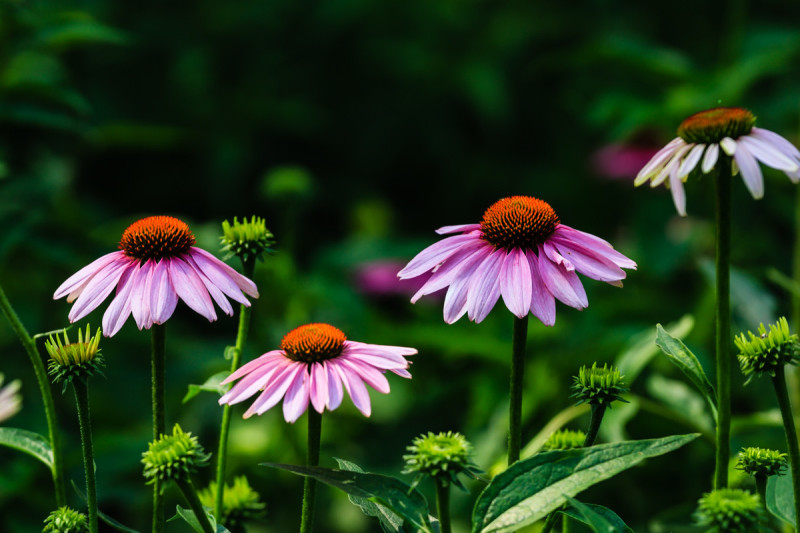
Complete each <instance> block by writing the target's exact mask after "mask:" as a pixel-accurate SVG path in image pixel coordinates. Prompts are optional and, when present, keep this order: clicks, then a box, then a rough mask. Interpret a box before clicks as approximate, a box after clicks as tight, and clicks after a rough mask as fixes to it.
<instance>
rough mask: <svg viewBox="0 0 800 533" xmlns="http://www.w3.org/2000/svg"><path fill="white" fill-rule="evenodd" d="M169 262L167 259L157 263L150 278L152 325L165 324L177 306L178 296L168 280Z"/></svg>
mask: <svg viewBox="0 0 800 533" xmlns="http://www.w3.org/2000/svg"><path fill="white" fill-rule="evenodd" d="M169 261H170V259H168V258H167V259H162V260H161V261H159V262H158V263H157V264H156V266H155V268H154V269H153V275H152V277H151V278H150V289H149V292H150V313H151V314H152V318H153V323H154V324H163V323H164V322H166V321H167V320H168V319H169V317H171V316H172V313H174V312H175V307H176V306H177V305H178V294H177V293H176V292H175V289H174V288H173V287H172V283H170V279H169Z"/></svg>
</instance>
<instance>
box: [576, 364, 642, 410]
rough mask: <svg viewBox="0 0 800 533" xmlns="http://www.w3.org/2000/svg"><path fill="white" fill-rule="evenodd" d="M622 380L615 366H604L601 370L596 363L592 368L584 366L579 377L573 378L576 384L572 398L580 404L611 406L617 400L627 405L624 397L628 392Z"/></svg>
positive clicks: (579, 372)
mask: <svg viewBox="0 0 800 533" xmlns="http://www.w3.org/2000/svg"><path fill="white" fill-rule="evenodd" d="M622 378H623V376H622V375H620V373H619V369H618V368H616V367H614V366H606V364H603V367H602V368H600V367H599V366H597V363H596V362H595V363H592V366H591V367H588V366H582V367H581V368H580V370H578V375H577V376H573V378H572V379H573V380H574V383H573V385H572V395H571V396H570V398H577V399H578V403H579V404H581V403H588V404H592V405H610V404H611V402H613V401H615V400H616V401H620V402H625V403H627V400H623V399H622V395H623V394H625V393H626V392H628V389H627V387H625V383H623V381H622Z"/></svg>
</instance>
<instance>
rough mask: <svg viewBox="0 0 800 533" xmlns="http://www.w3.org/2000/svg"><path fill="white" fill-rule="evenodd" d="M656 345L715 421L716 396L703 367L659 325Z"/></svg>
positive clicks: (678, 341)
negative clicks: (680, 372) (696, 391)
mask: <svg viewBox="0 0 800 533" xmlns="http://www.w3.org/2000/svg"><path fill="white" fill-rule="evenodd" d="M656 331H657V332H658V333H657V334H656V344H657V345H658V347H659V348H661V350H662V351H663V352H664V353H665V354H666V355H667V358H668V359H669V360H670V361H671V362H672V363H673V364H674V365H675V366H677V367H678V368H680V369H681V371H682V372H683V373H684V374H686V377H688V378H689V380H690V381H691V382H692V383H694V385H695V387H697V389H698V390H699V391H700V392H701V393H702V394H703V396H704V397H705V399H706V402H708V405H709V407H710V408H711V413H712V416H713V417H714V420H716V419H717V394H716V393H715V392H714V386H713V385H712V384H711V382H710V381H709V380H708V377H707V376H706V373H705V371H703V366H702V365H701V364H700V361H698V360H697V356H695V355H694V354H693V353H692V351H691V350H689V348H687V347H686V345H685V344H683V342H682V341H681V340H680V339H676V338H675V337H673V336H672V335H670V334H669V333H667V332H666V330H665V329H664V328H663V327H661V324H658V325H657V326H656Z"/></svg>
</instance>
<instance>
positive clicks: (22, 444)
mask: <svg viewBox="0 0 800 533" xmlns="http://www.w3.org/2000/svg"><path fill="white" fill-rule="evenodd" d="M0 444H2V445H4V446H8V447H9V448H14V449H15V450H19V451H21V452H25V453H27V454H30V455H32V456H34V457H36V458H37V459H39V460H40V461H41V462H43V463H44V464H46V465H47V468H49V469H51V470H52V469H53V450H52V448H50V440H49V439H48V438H47V437H44V436H42V435H39V434H38V433H34V432H33V431H28V430H25V429H18V428H0Z"/></svg>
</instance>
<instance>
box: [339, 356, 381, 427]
mask: <svg viewBox="0 0 800 533" xmlns="http://www.w3.org/2000/svg"><path fill="white" fill-rule="evenodd" d="M330 366H331V368H332V369H333V370H334V371H335V372H336V373H337V374H339V377H340V378H341V380H342V383H343V384H344V388H345V389H346V390H347V394H348V395H350V399H351V400H353V405H355V406H356V409H358V410H359V411H361V414H362V415H364V416H367V417H368V416H369V415H370V414H372V405H370V401H369V392H367V387H366V386H364V382H362V381H361V378H359V377H358V375H356V374H354V373H352V372H350V371H349V370H348V369H347V368H344V367H342V365H341V364H340V362H339V361H338V360H336V359H332V360H331V361H330Z"/></svg>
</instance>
